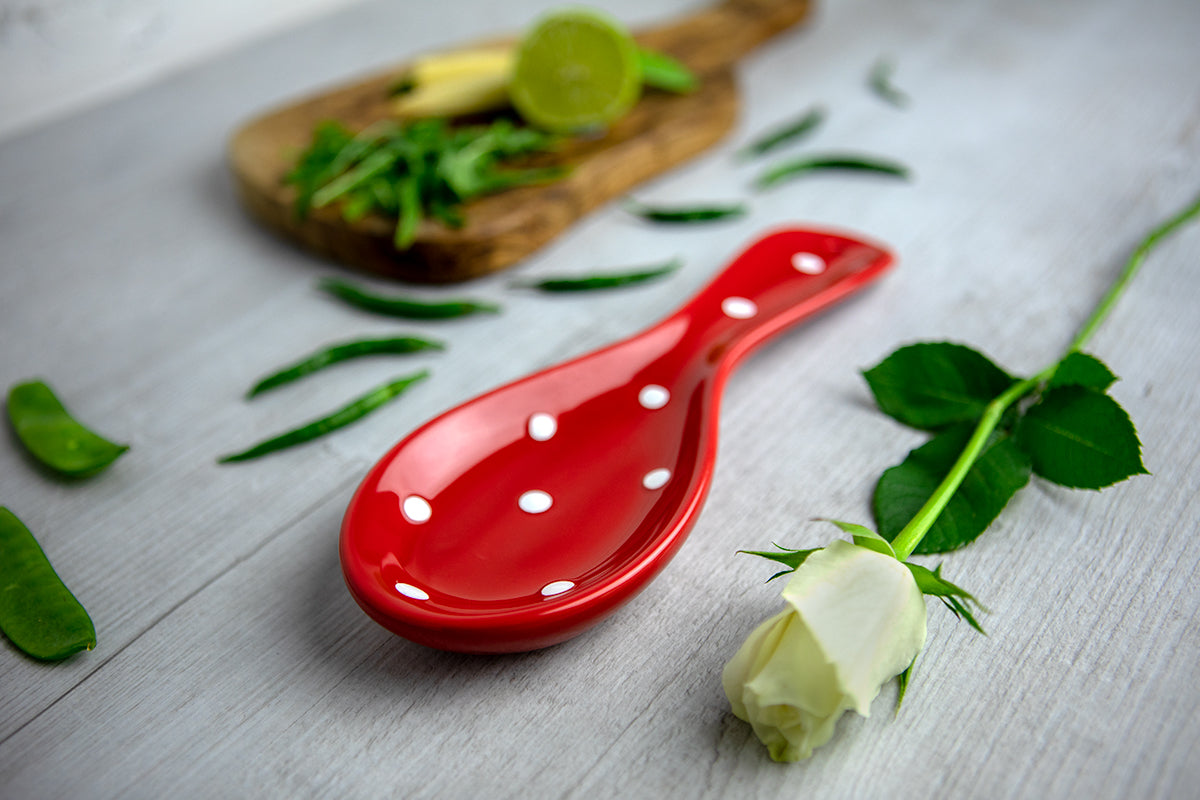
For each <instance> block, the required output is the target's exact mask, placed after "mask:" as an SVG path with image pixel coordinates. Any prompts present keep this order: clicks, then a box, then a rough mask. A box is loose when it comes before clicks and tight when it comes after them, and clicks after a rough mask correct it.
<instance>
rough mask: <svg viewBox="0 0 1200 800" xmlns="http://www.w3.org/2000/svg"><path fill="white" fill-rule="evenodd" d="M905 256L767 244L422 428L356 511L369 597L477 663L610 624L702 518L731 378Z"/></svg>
mask: <svg viewBox="0 0 1200 800" xmlns="http://www.w3.org/2000/svg"><path fill="white" fill-rule="evenodd" d="M891 261H892V256H891V255H890V254H889V253H888V252H887V251H886V250H884V249H883V248H881V247H879V246H877V245H873V244H867V243H865V242H862V241H859V240H857V239H853V238H849V237H846V236H843V235H840V234H836V233H829V232H824V231H812V230H784V231H780V232H777V233H773V234H770V235H768V236H766V237H764V238H762V239H760V240H758V241H757V242H755V243H754V244H753V245H751V246H750V247H749V248H748V249H747V250H746V251H745V252H743V253H742V254H741V255H740V256H739V257H738V258H737V259H736V260H735V261H734V262H733V263H732V264H730V265H729V266H728V267H727V268H726V269H725V270H724V271H723V272H721V273H720V274H719V275H718V276H717V277H716V278H715V279H714V280H713V281H712V282H711V283H710V284H709V285H708V286H707V287H705V288H704V289H703V290H702V291H701V292H700V293H699V294H697V295H696V296H695V297H694V298H693V299H692V300H691V301H689V302H688V303H687V304H686V305H684V306H683V307H682V308H680V309H679V310H678V311H677V312H675V313H674V314H672V315H671V316H670V317H667V318H666V319H665V320H663V321H662V322H660V323H658V324H657V325H654V326H653V327H651V328H649V329H647V330H646V331H644V332H642V333H640V334H638V335H636V336H633V337H631V338H629V339H626V340H624V341H622V342H618V343H617V344H613V345H610V346H608V347H605V348H603V349H601V350H597V351H595V352H593V353H590V354H588V355H584V356H581V357H579V358H576V359H574V360H572V361H569V362H567V363H565V364H562V365H560V366H556V367H552V368H550V369H548V370H545V371H543V372H539V373H537V374H535V375H531V376H529V377H527V378H524V379H522V380H519V381H516V382H514V383H511V384H508V385H507V386H503V387H501V388H499V389H495V390H494V391H491V392H488V393H487V394H484V395H482V396H480V397H478V398H476V399H475V400H471V401H469V402H467V403H465V404H463V405H461V406H459V407H457V408H455V409H452V410H451V411H448V412H447V413H445V414H443V415H442V416H440V417H437V418H436V419H434V420H432V421H431V422H428V423H426V424H425V425H423V426H422V427H420V428H418V429H417V430H416V431H414V432H413V433H412V434H411V435H409V436H408V437H407V438H405V439H404V440H403V441H401V442H400V443H399V444H397V445H396V446H395V447H393V448H392V450H391V451H390V452H388V453H387V455H385V456H384V457H383V458H382V459H381V460H380V461H379V463H377V464H376V465H375V466H374V467H373V468H372V469H371V471H370V472H369V473H368V474H367V476H366V478H365V479H364V480H363V483H362V485H361V486H360V487H359V488H358V491H357V492H356V493H355V495H354V498H353V500H351V502H350V506H349V508H348V509H347V510H346V516H345V519H344V521H343V523H342V534H341V561H342V569H343V571H344V573H345V577H346V583H347V585H348V586H349V588H350V592H351V594H352V595H353V596H354V599H355V600H356V601H357V602H358V603H359V605H360V606H362V608H363V609H364V610H365V611H366V612H367V614H369V615H370V616H371V617H372V618H373V619H374V620H375V621H377V622H379V623H380V624H381V625H383V626H384V627H385V628H388V629H389V630H391V631H393V632H395V633H397V634H399V635H401V636H404V637H405V638H408V639H411V640H412V641H415V642H420V643H422V644H426V645H430V646H432V647H438V648H442V649H445V650H457V651H462V652H474V653H502V652H517V651H524V650H532V649H536V648H539V647H546V646H548V645H552V644H555V643H557V642H561V641H563V640H565V639H568V638H570V637H572V636H575V635H576V634H578V633H581V632H582V631H584V630H585V629H586V628H588V627H590V626H591V625H594V624H595V623H597V622H599V621H600V620H601V619H603V618H604V617H606V616H608V615H609V614H610V613H612V612H613V611H614V610H615V609H616V608H617V607H618V606H620V605H621V604H622V603H624V602H626V601H627V600H629V599H630V598H631V597H632V596H633V595H634V594H636V593H637V592H638V591H639V590H640V589H642V588H643V587H644V586H645V585H646V583H647V582H648V581H649V580H650V579H651V578H653V577H654V575H655V574H657V573H658V571H659V570H660V569H662V567H663V566H664V565H665V564H666V562H667V561H668V560H669V559H670V558H671V556H672V555H674V553H675V551H676V550H677V549H678V548H679V546H680V544H682V543H683V539H684V537H685V536H686V534H687V532H688V531H689V530H690V529H691V527H692V525H693V524H694V523H695V521H696V517H697V515H698V514H699V511H700V508H701V506H702V505H703V502H704V497H705V495H706V493H707V491H708V487H709V484H710V482H711V479H712V472H713V464H714V462H715V459H716V443H717V411H718V405H719V401H720V393H721V388H722V386H723V385H724V383H725V380H726V378H727V377H728V375H729V373H730V372H731V371H732V369H733V367H734V366H735V365H736V364H737V363H738V362H739V361H740V360H741V359H742V358H743V357H744V356H746V354H747V353H749V352H750V351H751V350H752V349H753V348H754V347H755V346H756V345H759V344H761V343H762V342H763V341H765V340H766V339H768V338H769V337H771V336H772V335H774V334H776V333H778V332H780V331H781V330H783V329H784V328H786V327H788V326H789V325H792V324H794V323H796V322H799V321H800V320H802V319H804V318H806V317H808V316H810V315H812V314H814V313H815V312H817V311H819V310H821V309H823V308H825V307H826V306H828V305H830V304H831V303H834V302H836V301H837V300H840V299H841V298H843V297H845V296H846V295H848V294H850V293H851V292H853V291H854V290H856V289H858V288H860V287H862V286H863V285H865V284H866V283H868V282H869V281H871V280H872V279H874V278H875V277H877V276H878V275H879V274H880V273H881V272H883V270H884V269H886V268H887V267H888V265H889V264H890V263H891Z"/></svg>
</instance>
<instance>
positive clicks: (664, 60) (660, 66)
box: [638, 47, 700, 94]
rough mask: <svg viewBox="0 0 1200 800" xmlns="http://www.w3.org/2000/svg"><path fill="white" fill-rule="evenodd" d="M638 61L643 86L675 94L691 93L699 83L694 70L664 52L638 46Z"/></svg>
mask: <svg viewBox="0 0 1200 800" xmlns="http://www.w3.org/2000/svg"><path fill="white" fill-rule="evenodd" d="M638 61H639V62H640V63H641V67H642V83H643V84H644V85H645V86H649V87H651V88H653V89H662V90H663V91H666V92H675V93H676V94H691V93H692V92H694V91H696V87H697V86H699V85H700V81H699V80H697V78H696V74H695V73H694V72H692V71H691V70H690V69H688V68H687V67H685V66H684V65H683V64H681V63H680V62H678V61H676V60H675V59H674V58H671V57H670V56H669V55H667V54H666V53H660V52H658V51H657V50H650V49H649V48H645V47H639V48H638Z"/></svg>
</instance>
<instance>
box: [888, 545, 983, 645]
mask: <svg viewBox="0 0 1200 800" xmlns="http://www.w3.org/2000/svg"><path fill="white" fill-rule="evenodd" d="M904 566H906V567H908V571H909V572H911V573H912V576H913V579H914V580H916V582H917V588H918V589H920V590H921V593H922V594H928V595H933V596H934V597H938V598H940V599H941V600H942V602H943V603H945V604H946V607H947V608H949V609H950V610H951V611H952V612H954V615H955V616H956V617H958V618H960V619H964V620H966V622H967V624H968V625H970V626H971V627H972V628H974V629H975V630H977V631H979V632H980V633H984V631H983V628H982V627H980V625H979V622H978V621H977V620H976V619H975V616H974V615H973V614H972V613H971V606H975V607H976V608H977V609H978V610H980V611H987V609H985V608H984V607H983V606H981V605H980V604H979V601H978V600H976V599H975V597H974V595H972V594H971V593H970V592H968V591H967V590H966V589H962V588H960V587H958V586H955V585H954V584H953V583H951V582H950V581H948V580H946V579H945V578H943V577H942V567H941V565H940V564H939V565H938V567H937V568H936V569H933V570H930V569H928V568H926V567H923V566H921V565H920V564H913V563H911V562H908V561H905V562H904ZM984 635H985V636H986V635H987V634H984Z"/></svg>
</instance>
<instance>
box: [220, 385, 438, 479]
mask: <svg viewBox="0 0 1200 800" xmlns="http://www.w3.org/2000/svg"><path fill="white" fill-rule="evenodd" d="M428 377H429V370H421V371H420V372H417V373H414V374H412V375H408V376H406V377H403V378H398V379H396V380H394V381H392V382H390V383H385V384H383V385H382V386H379V387H377V388H375V389H372V390H371V391H369V392H367V393H366V394H364V395H362V396H361V397H358V398H357V399H355V400H352V401H351V402H350V403H349V404H347V405H345V406H343V407H342V408H339V409H338V410H337V411H334V412H333V413H332V414H328V415H327V416H324V417H321V418H320V419H315V420H313V421H312V422H309V423H306V424H305V425H301V426H300V427H299V428H295V429H293V430H290V431H287V432H285V433H281V434H279V435H278V436H272V437H271V438H270V439H266V440H265V441H262V442H259V443H258V444H256V445H254V446H253V447H249V448H247V449H245V450H242V451H240V452H237V453H231V454H230V455H227V456H221V457H220V458H219V459H217V463H218V464H228V463H230V462H233V461H249V460H250V459H252V458H258V457H259V456H265V455H266V454H268V453H274V452H275V451H277V450H284V449H286V448H289V447H294V446H295V445H298V444H303V443H304V442H311V441H312V440H313V439H316V438H319V437H321V436H324V435H325V434H327V433H332V432H333V431H336V430H337V429H339V428H344V427H346V426H347V425H349V424H350V423H352V422H357V421H358V420H360V419H362V418H363V417H365V416H367V415H368V414H370V413H371V412H372V411H374V410H375V409H377V408H379V407H380V406H382V405H383V404H385V403H387V402H388V401H389V400H392V399H394V398H396V397H399V396H400V395H401V394H403V393H404V391H405V390H406V389H407V388H408V387H409V386H411V385H413V384H414V383H416V382H418V381H422V380H424V379H425V378H428Z"/></svg>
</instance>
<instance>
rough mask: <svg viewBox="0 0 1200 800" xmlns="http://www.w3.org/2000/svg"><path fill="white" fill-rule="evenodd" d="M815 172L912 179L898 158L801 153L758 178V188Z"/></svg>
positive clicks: (756, 181) (755, 183) (755, 182)
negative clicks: (865, 173) (863, 173)
mask: <svg viewBox="0 0 1200 800" xmlns="http://www.w3.org/2000/svg"><path fill="white" fill-rule="evenodd" d="M814 172H873V173H875V174H878V175H889V176H891V177H893V178H900V179H901V180H908V177H909V171H908V167H906V166H904V165H903V164H899V163H897V162H895V161H889V160H887V159H883V158H878V157H876V156H866V155H842V154H836V155H832V154H831V155H818V156H801V157H800V158H796V159H792V160H790V161H785V162H783V163H781V164H776V165H775V166H773V167H770V168H769V169H767V170H766V171H765V172H763V173H762V174H760V175H759V176H758V178H757V179H756V180H755V181H754V187H755V188H756V189H768V188H770V187H772V186H775V185H776V184H779V183H783V182H784V181H787V180H791V179H792V178H798V177H800V176H801V175H809V174H812V173H814Z"/></svg>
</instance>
